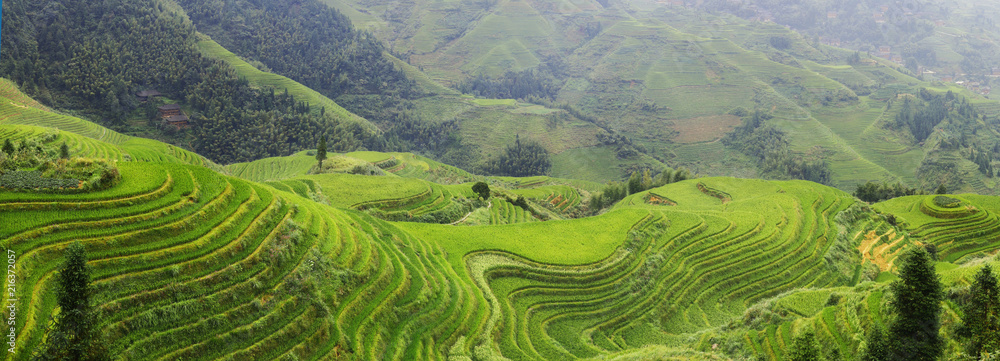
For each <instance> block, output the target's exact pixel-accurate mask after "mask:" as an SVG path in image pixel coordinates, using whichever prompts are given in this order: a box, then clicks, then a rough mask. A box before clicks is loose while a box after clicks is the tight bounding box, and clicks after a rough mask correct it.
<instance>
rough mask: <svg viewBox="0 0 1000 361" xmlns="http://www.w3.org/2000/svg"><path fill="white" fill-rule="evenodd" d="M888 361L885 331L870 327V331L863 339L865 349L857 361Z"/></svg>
mask: <svg viewBox="0 0 1000 361" xmlns="http://www.w3.org/2000/svg"><path fill="white" fill-rule="evenodd" d="M888 360H889V340H886V338H885V331H883V330H882V326H879V325H872V329H871V331H869V332H868V336H867V337H866V338H865V348H864V350H863V351H862V352H861V357H860V359H859V361H888Z"/></svg>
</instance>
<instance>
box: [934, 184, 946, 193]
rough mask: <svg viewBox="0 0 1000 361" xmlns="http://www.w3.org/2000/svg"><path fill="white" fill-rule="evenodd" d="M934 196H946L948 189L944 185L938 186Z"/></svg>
mask: <svg viewBox="0 0 1000 361" xmlns="http://www.w3.org/2000/svg"><path fill="white" fill-rule="evenodd" d="M934 194H948V187H945V186H944V184H942V185H939V186H938V187H937V190H936V191H934Z"/></svg>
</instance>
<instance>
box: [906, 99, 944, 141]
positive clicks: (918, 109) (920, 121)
mask: <svg viewBox="0 0 1000 361" xmlns="http://www.w3.org/2000/svg"><path fill="white" fill-rule="evenodd" d="M911 99H912V98H910V97H906V98H904V100H903V105H902V107H903V108H902V109H900V111H899V113H898V114H896V119H895V120H896V121H895V124H894V126H895V127H897V128H899V129H907V130H909V132H910V134H913V138H914V139H916V140H917V141H918V142H923V141H924V140H926V139H927V137H928V136H930V135H931V133H932V132H934V127H935V126H937V125H938V124H940V123H941V121H942V120H944V119H945V117H947V116H948V108H947V107H946V106H945V103H944V99H942V98H940V97H934V98H933V99H932V100H931V101H930V102H928V103H927V104H917V103H918V102H917V101H915V100H911Z"/></svg>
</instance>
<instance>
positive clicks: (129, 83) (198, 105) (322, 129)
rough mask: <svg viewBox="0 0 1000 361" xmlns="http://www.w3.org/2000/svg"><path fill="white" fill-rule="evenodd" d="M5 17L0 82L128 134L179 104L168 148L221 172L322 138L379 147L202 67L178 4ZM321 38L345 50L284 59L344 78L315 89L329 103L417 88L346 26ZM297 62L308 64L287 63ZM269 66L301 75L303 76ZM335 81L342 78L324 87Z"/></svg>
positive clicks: (222, 68)
mask: <svg viewBox="0 0 1000 361" xmlns="http://www.w3.org/2000/svg"><path fill="white" fill-rule="evenodd" d="M3 6H4V11H3V20H4V21H3V23H4V24H3V32H4V35H5V36H4V37H3V44H2V53H3V57H2V60H0V75H2V76H4V77H8V78H10V79H12V80H13V81H15V82H16V83H17V84H19V85H21V86H22V88H23V89H24V90H25V92H27V93H28V94H30V95H32V96H33V97H35V98H37V99H39V100H40V101H42V102H43V103H45V104H46V105H49V106H51V107H53V108H56V109H63V110H67V111H71V112H73V113H76V114H78V115H81V116H84V117H87V118H90V119H92V120H95V121H98V122H99V123H102V124H104V125H107V126H110V127H112V128H115V129H117V130H121V131H124V132H127V133H133V134H135V132H133V131H134V130H136V129H135V128H136V125H135V124H136V123H137V119H138V120H140V121H144V120H149V122H156V123H159V122H160V119H159V117H158V116H157V115H156V105H160V104H163V103H167V102H178V103H180V104H181V106H182V109H183V110H184V111H185V112H186V113H187V115H190V117H191V126H192V129H191V130H190V131H189V133H190V135H185V134H180V135H177V136H175V138H174V139H175V143H178V144H185V145H190V147H191V148H193V149H194V150H196V151H198V152H200V153H201V154H203V155H205V156H206V157H208V158H210V159H212V160H214V161H216V162H219V163H231V162H237V161H248V160H253V159H259V158H263V157H268V156H277V155H286V154H290V153H292V152H294V151H297V150H301V149H305V148H308V147H314V146H315V144H316V143H317V142H318V139H319V138H320V137H323V136H326V137H328V138H330V144H331V149H336V150H338V151H348V150H353V149H358V148H361V147H363V146H364V145H365V143H366V142H367V143H369V144H379V141H378V138H379V136H378V135H377V134H374V133H373V132H371V131H370V129H372V128H371V127H370V124H359V123H358V122H357V121H356V118H353V117H344V116H343V114H339V115H338V114H330V113H328V112H325V111H323V110H322V109H317V107H310V106H308V104H305V103H303V102H301V101H299V100H296V99H294V97H291V96H285V93H284V91H285V90H284V89H273V88H271V89H269V88H267V87H257V86H254V85H253V84H250V83H249V82H248V81H246V80H245V79H241V77H240V75H239V74H237V72H236V71H235V70H234V69H233V67H232V66H230V65H229V64H227V63H225V62H223V61H219V60H215V59H209V58H207V57H203V56H202V54H201V53H200V52H199V50H198V48H197V47H196V30H197V29H196V28H195V26H194V24H192V23H191V22H190V21H189V20H188V19H187V17H186V15H185V14H184V12H183V10H182V9H180V8H179V7H177V6H176V4H172V3H168V2H159V1H154V0H134V1H132V0H130V1H120V0H119V1H101V2H90V1H67V0H51V1H32V2H6V3H5V4H4V5H3ZM241 6H242V5H241ZM328 15H329V17H330V19H340V20H344V19H343V18H342V17H338V16H336V14H333V13H332V12H328ZM268 21H271V20H268ZM276 23H277V22H276ZM324 25H329V23H324ZM254 26H255V27H257V28H260V26H259V25H254ZM327 31H330V32H333V33H324V34H322V35H323V36H327V35H329V36H332V37H334V38H337V39H341V40H339V41H338V42H335V43H328V44H327V45H325V46H310V44H303V43H302V42H301V41H300V40H301V39H298V38H295V39H291V40H290V42H289V43H287V44H285V45H287V46H288V48H285V49H284V50H283V51H284V52H289V54H290V55H291V56H293V57H295V58H302V59H317V60H316V62H314V63H310V64H306V65H305V66H316V67H317V68H319V69H328V70H315V71H313V72H312V73H314V74H316V77H317V78H331V79H339V80H338V81H337V82H336V84H332V85H331V84H327V85H325V86H326V88H324V85H323V84H310V86H317V87H319V88H320V89H325V90H329V91H331V92H332V93H331V94H342V93H352V92H353V93H359V94H372V93H378V92H380V91H383V90H385V91H387V92H394V93H407V92H408V91H409V90H408V89H410V88H411V87H412V86H411V85H410V84H409V82H407V81H406V80H405V78H404V77H402V75H401V73H399V72H398V71H396V70H394V69H393V68H392V66H391V64H390V63H388V62H387V61H386V60H381V59H382V58H381V56H382V53H383V49H382V47H381V46H380V45H379V44H378V43H377V42H374V41H368V40H365V39H366V38H365V37H364V36H362V35H358V33H357V32H355V31H353V30H351V27H350V24H349V23H348V22H346V20H344V23H342V24H340V25H338V26H335V27H332V28H329V29H328V30H327ZM318 35H320V34H313V38H314V39H315V36H318ZM334 35H335V36H334ZM254 41H257V40H254ZM260 51H266V52H269V53H271V52H275V51H276V50H275V48H274V47H273V43H262V44H261V48H260ZM295 51H298V52H304V51H311V53H310V54H312V55H311V57H310V56H305V55H303V54H301V53H298V54H291V52H295ZM319 59H335V60H329V61H327V60H319ZM362 59H377V60H373V61H369V62H365V61H361V60H362ZM264 60H270V59H264ZM335 63H336V64H340V66H334V65H331V64H335ZM344 64H349V66H347V65H344ZM272 65H274V67H276V68H279V69H286V68H287V69H299V70H298V71H300V72H306V70H304V69H302V68H301V66H299V67H296V66H291V67H282V66H281V63H280V62H273V63H272ZM330 72H343V73H341V74H340V75H339V77H329V74H330ZM383 73H384V74H387V75H383ZM345 78H346V79H351V81H344V79H345ZM390 84H399V85H398V86H393V85H390ZM144 89H157V90H159V91H160V92H161V93H163V95H164V97H163V98H162V99H159V98H158V99H157V101H156V102H153V101H151V102H149V103H143V102H140V100H139V99H138V98H137V97H136V92H137V91H140V90H144ZM362 121H363V120H362ZM147 130H148V129H147ZM154 131H155V129H154ZM169 131H170V129H164V132H169Z"/></svg>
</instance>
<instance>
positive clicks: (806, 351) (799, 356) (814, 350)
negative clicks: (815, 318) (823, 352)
mask: <svg viewBox="0 0 1000 361" xmlns="http://www.w3.org/2000/svg"><path fill="white" fill-rule="evenodd" d="M788 358H789V359H790V360H792V361H817V360H821V359H822V357H821V356H820V354H819V343H818V342H816V333H815V332H813V330H806V331H805V332H802V333H801V334H799V335H798V336H795V340H793V341H792V349H791V351H789V354H788Z"/></svg>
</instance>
